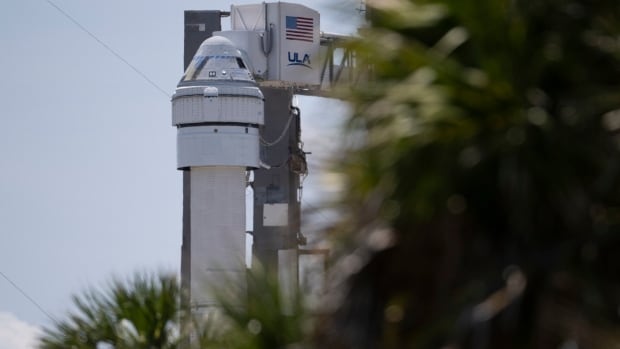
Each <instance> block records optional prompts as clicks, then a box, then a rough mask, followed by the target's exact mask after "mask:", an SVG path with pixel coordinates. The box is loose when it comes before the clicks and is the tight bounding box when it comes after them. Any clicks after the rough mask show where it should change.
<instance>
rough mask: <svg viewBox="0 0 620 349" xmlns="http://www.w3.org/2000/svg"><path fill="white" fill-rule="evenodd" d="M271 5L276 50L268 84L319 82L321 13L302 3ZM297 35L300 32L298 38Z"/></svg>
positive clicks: (314, 83) (309, 84) (303, 84)
mask: <svg viewBox="0 0 620 349" xmlns="http://www.w3.org/2000/svg"><path fill="white" fill-rule="evenodd" d="M267 5H268V6H267V7H268V10H267V17H268V19H269V23H270V24H273V25H274V29H275V33H274V43H273V51H272V52H271V54H270V55H269V59H268V60H269V62H268V69H269V71H268V77H267V79H268V80H269V81H268V82H267V83H266V84H268V85H271V86H277V85H282V86H315V85H318V84H319V82H320V74H321V59H320V58H321V57H320V52H319V51H320V45H321V38H320V25H321V23H320V16H319V13H318V12H317V11H315V10H313V9H311V8H308V7H306V6H303V5H300V4H291V3H285V2H277V3H269V4H267ZM287 17H289V23H288V25H287ZM291 21H295V24H293V23H292V22H291ZM287 27H288V29H289V30H288V32H289V35H288V36H287ZM294 35H299V36H297V37H296V38H295V37H294ZM300 39H304V40H308V41H302V40H300Z"/></svg>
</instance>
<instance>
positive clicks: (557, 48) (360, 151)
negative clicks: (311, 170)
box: [319, 0, 620, 349]
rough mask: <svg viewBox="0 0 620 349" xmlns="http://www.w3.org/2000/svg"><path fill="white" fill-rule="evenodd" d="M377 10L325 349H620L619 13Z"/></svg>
mask: <svg viewBox="0 0 620 349" xmlns="http://www.w3.org/2000/svg"><path fill="white" fill-rule="evenodd" d="M368 7H369V20H370V25H369V28H367V29H366V30H365V31H364V32H363V33H362V35H361V38H360V39H359V40H356V41H355V42H354V43H353V44H352V48H354V49H355V50H356V51H357V57H358V60H359V62H360V66H369V67H370V71H371V74H372V77H373V78H372V79H371V81H370V82H369V83H367V84H357V85H355V86H353V87H351V88H346V87H344V88H343V89H342V91H341V93H342V94H341V95H342V96H343V97H344V98H345V99H347V100H348V101H349V102H350V104H351V106H352V108H353V113H352V114H353V115H352V116H351V118H350V119H349V121H348V139H347V141H346V142H345V143H346V144H347V146H348V149H347V150H346V151H345V152H344V153H343V154H342V156H341V157H340V158H339V159H338V160H337V161H339V162H340V163H339V165H338V166H337V171H340V173H341V175H342V178H343V183H344V186H345V189H344V195H343V197H342V200H341V206H340V207H341V210H342V217H343V218H342V221H341V222H340V223H339V224H338V225H337V226H335V227H334V229H333V231H332V235H333V236H334V238H335V241H336V245H335V246H337V248H336V251H335V252H336V255H337V256H339V261H338V262H337V263H336V264H335V267H334V268H333V270H332V275H333V280H334V281H333V288H332V290H331V292H330V294H329V297H330V298H328V299H327V300H328V301H329V302H328V304H329V305H330V306H331V308H330V312H329V314H328V315H327V316H326V319H325V320H324V321H322V322H321V324H322V325H323V326H322V329H321V332H320V337H319V338H320V343H321V346H320V347H328V348H473V349H484V348H504V349H506V348H612V347H618V346H619V345H620V232H619V228H620V226H619V225H618V223H619V219H620V205H619V204H620V181H619V180H620V152H619V144H620V138H619V137H618V130H620V2H618V1H605V0H602V1H573V0H539V1H525V0H510V1H509V0H475V1H474V0H436V1H431V0H429V1H423V0H419V1H413V0H410V1H407V0H390V1H379V0H377V1H368Z"/></svg>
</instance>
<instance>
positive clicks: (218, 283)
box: [172, 36, 264, 313]
mask: <svg viewBox="0 0 620 349" xmlns="http://www.w3.org/2000/svg"><path fill="white" fill-rule="evenodd" d="M263 123H264V98H263V94H262V93H261V91H260V89H259V88H258V86H257V84H256V82H255V80H254V78H253V76H252V73H251V69H250V66H249V62H248V61H247V59H245V58H244V56H243V54H242V52H241V51H240V50H239V49H237V48H236V47H235V45H234V44H233V43H232V42H231V41H230V40H228V39H226V38H224V37H220V36H213V37H210V38H209V39H207V40H205V41H204V42H203V43H202V45H201V46H200V47H199V49H198V50H197V52H196V54H195V55H194V58H193V60H192V62H191V63H190V65H189V66H188V67H187V70H186V71H185V73H184V75H183V77H182V78H181V81H180V82H179V84H178V86H177V89H176V91H175V93H174V95H173V96H172V125H173V126H176V127H177V168H178V169H179V170H184V171H189V172H188V173H189V181H190V183H189V187H190V188H191V194H190V197H189V239H190V240H191V244H190V247H189V248H190V251H189V255H190V261H189V267H188V268H187V270H184V271H182V279H184V280H182V282H183V284H185V285H189V287H188V291H189V301H190V306H191V308H192V310H193V311H194V312H198V313H204V312H207V311H208V310H209V308H211V307H217V305H218V299H217V296H216V294H217V292H216V291H222V290H227V293H228V294H229V295H234V297H236V299H237V300H238V301H239V304H242V298H241V297H246V290H245V289H246V266H245V232H246V226H245V188H246V171H247V170H248V169H252V168H258V167H259V166H260V156H259V148H260V135H259V127H260V126H261V125H263ZM184 239H185V238H184Z"/></svg>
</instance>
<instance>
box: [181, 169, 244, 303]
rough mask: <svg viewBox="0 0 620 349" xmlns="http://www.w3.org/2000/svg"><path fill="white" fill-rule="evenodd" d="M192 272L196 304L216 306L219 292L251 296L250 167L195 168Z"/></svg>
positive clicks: (192, 195)
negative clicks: (247, 238)
mask: <svg viewBox="0 0 620 349" xmlns="http://www.w3.org/2000/svg"><path fill="white" fill-rule="evenodd" d="M190 178H191V191H192V192H191V199H190V201H191V202H190V205H191V242H192V243H191V262H190V263H191V276H190V280H191V281H190V289H191V298H192V299H191V300H192V303H193V304H199V305H215V304H216V303H217V297H216V296H215V292H214V291H218V290H219V291H224V290H225V291H227V293H228V292H229V293H230V294H233V295H235V297H242V296H243V294H245V270H246V268H245V168H243V167H193V168H192V169H191V171H190Z"/></svg>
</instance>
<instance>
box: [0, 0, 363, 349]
mask: <svg viewBox="0 0 620 349" xmlns="http://www.w3.org/2000/svg"><path fill="white" fill-rule="evenodd" d="M50 1H52V0H7V1H3V6H2V11H0V44H1V46H2V50H1V53H0V63H1V64H0V102H1V103H0V114H1V115H2V117H1V119H0V120H2V127H1V128H0V272H1V273H2V275H0V349H5V348H10V349H21V348H31V347H32V345H33V343H34V342H33V341H32V338H34V336H36V334H37V333H39V332H40V329H41V328H42V327H43V326H47V325H50V324H51V320H50V317H62V316H63V315H64V314H66V311H67V310H68V309H69V308H70V304H71V301H70V297H71V295H72V294H75V293H79V292H80V291H81V290H84V289H86V288H88V287H91V286H95V287H96V286H101V285H105V282H106V281H108V280H110V278H111V277H112V276H120V277H124V276H129V275H131V274H132V273H134V272H136V271H145V270H146V271H155V270H167V271H174V272H178V270H179V268H180V267H179V264H180V247H181V211H182V205H181V204H182V183H181V179H182V178H181V173H180V172H179V171H177V170H176V166H175V163H176V149H175V146H176V143H175V142H176V140H175V139H176V138H175V137H176V130H175V129H174V128H173V127H172V126H171V115H170V97H169V96H170V95H171V94H172V93H173V92H174V89H175V87H176V84H177V82H178V80H179V78H180V77H181V75H182V73H183V11H184V10H229V8H230V5H231V4H232V3H234V4H251V3H259V2H260V1H242V0H238V1H234V2H230V1H194V0H184V1H160V0H158V1H152V0H131V1H126V0H108V1H85V0H53V1H52V2H53V4H55V5H56V6H57V7H58V8H60V9H62V10H63V11H65V12H66V13H67V14H69V15H70V16H71V17H72V18H74V19H75V20H76V21H77V22H78V23H79V24H80V25H82V26H83V27H84V28H86V29H87V30H88V31H89V32H90V33H92V34H93V35H94V36H95V37H96V38H97V39H98V40H100V41H101V42H103V43H105V45H107V46H108V47H109V48H111V49H112V50H113V51H114V52H116V53H117V54H118V55H119V56H120V57H122V58H123V59H124V60H125V61H127V62H129V63H130V64H131V65H133V66H134V67H135V68H137V69H138V70H140V71H141V72H142V73H143V74H144V75H145V76H147V77H148V79H150V80H151V81H152V82H153V83H154V84H155V85H157V86H158V87H160V88H161V89H163V90H164V92H167V93H163V92H162V91H160V90H159V89H158V88H155V87H154V86H152V85H151V84H150V83H149V82H147V81H145V79H144V78H143V77H142V76H140V75H139V74H137V73H136V72H135V71H134V70H132V68H130V67H129V66H128V65H127V64H126V63H125V62H123V61H122V60H120V59H119V58H118V57H116V56H115V55H114V54H113V53H111V52H110V51H109V50H107V49H106V48H104V47H103V46H102V44H101V43H100V42H98V41H97V39H94V38H93V37H92V36H90V35H88V34H87V33H85V32H84V31H83V30H82V29H80V28H79V27H78V26H77V25H76V24H75V23H73V22H71V21H70V20H69V19H67V18H66V17H65V16H63V14H61V13H60V11H59V10H58V9H57V8H55V7H54V6H53V5H52V4H51V3H50ZM289 2H295V3H302V4H304V5H306V6H309V7H312V8H314V9H316V10H318V11H319V12H320V13H321V26H322V27H321V30H322V31H326V32H334V33H341V34H351V33H354V32H355V28H356V26H357V25H358V23H359V22H360V20H361V16H360V14H359V13H358V12H357V11H356V10H355V8H356V7H357V6H359V1H354V0H350V1H341V2H337V1H327V0H325V1H293V0H291V1H289ZM223 25H224V27H225V28H226V27H227V26H228V21H227V19H224V20H223ZM297 103H298V105H299V107H300V108H301V110H302V139H303V141H304V143H305V150H306V151H311V152H313V155H311V156H310V159H309V162H310V165H311V167H310V176H309V178H308V180H307V182H306V185H305V188H306V191H305V194H304V195H305V196H304V198H305V199H304V201H303V203H302V206H306V205H307V206H306V208H307V207H308V206H316V205H320V203H321V200H322V199H323V198H324V196H325V195H327V193H328V192H329V188H328V187H326V182H325V181H324V180H322V175H321V168H322V166H321V164H322V162H321V161H322V160H323V159H324V158H326V157H328V156H329V154H330V152H334V151H337V149H336V147H335V145H336V143H337V142H335V141H333V140H334V139H337V135H338V132H339V131H338V130H339V129H338V125H339V123H340V122H341V121H342V120H343V117H344V115H345V114H346V112H347V108H346V105H344V104H343V103H342V102H339V101H336V100H330V99H324V98H317V97H299V98H297ZM326 139H327V140H331V141H330V142H326V141H325V140H326ZM7 278H8V280H7ZM9 280H10V281H9ZM26 295H27V296H26ZM28 297H30V300H29V299H28ZM35 303H36V304H35ZM46 313H47V314H46ZM48 315H49V316H48Z"/></svg>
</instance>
